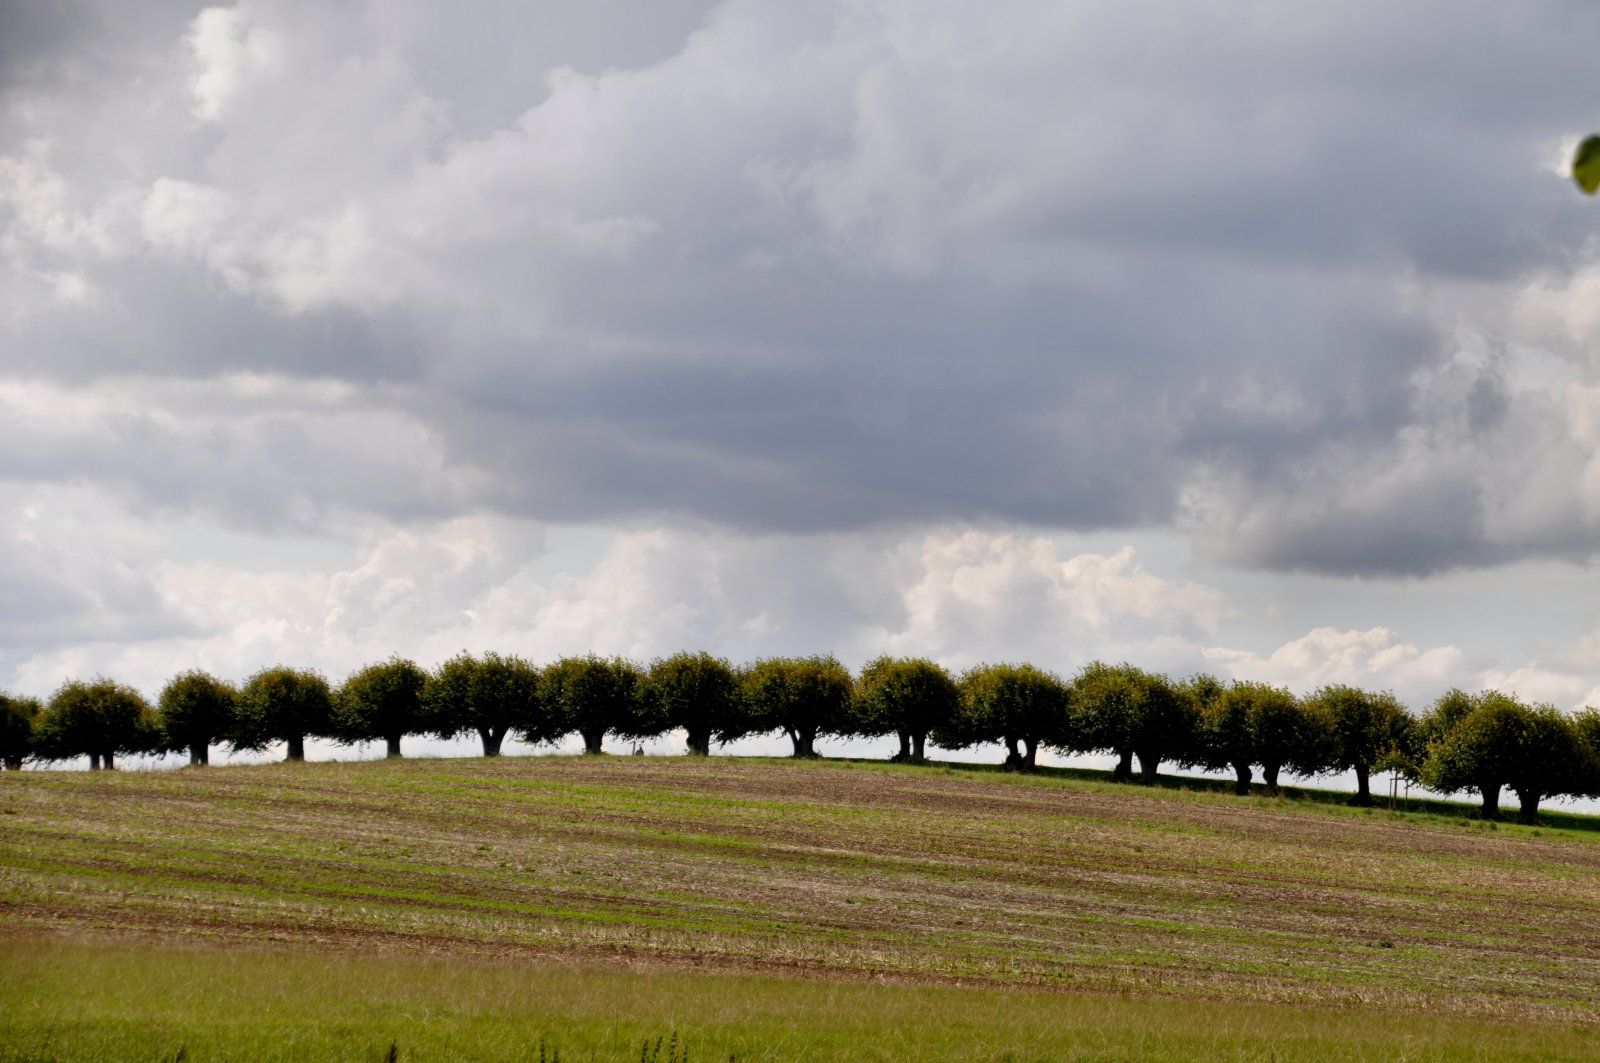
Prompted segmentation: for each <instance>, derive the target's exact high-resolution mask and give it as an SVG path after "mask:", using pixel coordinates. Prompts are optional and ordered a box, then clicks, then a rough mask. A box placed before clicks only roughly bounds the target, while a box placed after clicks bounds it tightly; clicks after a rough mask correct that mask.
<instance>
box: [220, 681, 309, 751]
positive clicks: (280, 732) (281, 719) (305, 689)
mask: <svg viewBox="0 0 1600 1063" xmlns="http://www.w3.org/2000/svg"><path fill="white" fill-rule="evenodd" d="M332 734H333V692H332V691H331V690H330V689H329V687H328V681H327V680H326V679H324V678H323V677H322V675H321V673H319V672H313V671H307V670H302V669H295V668H287V667H284V666H283V665H277V666H275V667H272V668H263V669H262V670H261V671H259V672H257V673H256V674H255V675H253V676H251V677H250V678H249V679H247V680H245V682H244V686H243V687H241V688H240V690H239V699H238V701H237V702H236V704H235V710H234V727H233V733H232V734H231V735H230V736H229V741H230V743H231V744H232V745H233V747H234V748H235V749H251V750H262V749H265V748H266V747H267V746H268V745H270V744H272V743H273V742H283V743H285V744H286V746H287V747H288V752H287V759H289V760H304V759H305V757H306V747H305V740H306V737H307V736H308V735H329V736H332Z"/></svg>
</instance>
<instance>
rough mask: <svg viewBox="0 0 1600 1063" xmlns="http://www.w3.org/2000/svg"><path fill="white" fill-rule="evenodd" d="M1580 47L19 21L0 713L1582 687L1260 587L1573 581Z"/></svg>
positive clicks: (1596, 488)
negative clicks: (223, 679) (65, 698)
mask: <svg viewBox="0 0 1600 1063" xmlns="http://www.w3.org/2000/svg"><path fill="white" fill-rule="evenodd" d="M1597 35H1600V10H1597V9H1596V8H1595V7H1594V6H1593V5H1592V4H1588V3H1580V2H1577V0H1571V2H1552V3H1549V4H1543V5H1539V6H1538V7H1536V8H1518V9H1515V10H1513V9H1510V8H1507V7H1505V6H1504V5H1499V4H1493V3H1489V2H1487V0H1469V2H1459V0H1451V2H1445V0H1431V2H1419V3H1413V4H1406V5H1378V4H1360V5H1339V4H1332V3H1327V4H1314V5H1292V6H1291V5H1272V4H1262V3H1254V2H1244V0H1238V2H1229V3H1219V4H1193V3H1188V2H1177V0H1171V2H1158V3H1154V4H1150V5H1144V6H1142V7H1141V8H1140V9H1139V10H1138V11H1137V12H1135V11H1132V10H1131V9H1128V8H1127V7H1126V5H1113V4H1109V3H1038V2H1011V0H1000V2H997V3H994V4H987V5H983V6H982V7H981V8H974V7H973V6H972V5H969V4H954V3H941V2H935V3H918V4H909V3H903V2H893V0H849V2H840V3H832V4H830V3H816V4H807V5H793V4H784V3H778V2H776V0H725V2H721V3H711V2H708V0H669V2H660V3H652V4H649V5H636V4H623V3H620V2H618V0H606V2H596V3H592V4H587V5H581V6H580V7H574V6H573V5H569V4H554V3H537V4H513V3H509V2H504V3H501V2H496V3H486V4H480V5H472V6H471V7H470V8H467V9H462V10H451V11H450V12H449V13H448V16H445V15H441V14H440V13H439V10H438V8H437V7H436V5H430V4H426V3H422V2H420V0H352V2H348V3H339V4H325V3H312V2H310V0H294V2H275V3H254V2H251V0H242V2H240V3H238V4H235V5H233V6H219V7H204V6H202V5H198V4H193V3H171V2H165V0H163V2H157V3H150V4H139V5H125V4H117V3H111V2H90V0H77V2H69V3H48V4H47V3H33V2H24V3H23V4H20V5H7V7H6V8H5V9H4V10H0V351H3V352H4V353H3V354H0V483H3V486H4V488H5V490H4V502H3V504H0V520H3V524H0V526H3V527H5V528H8V529H9V530H10V533H11V534H10V538H11V540H12V541H13V545H12V547H11V548H10V549H8V551H7V552H6V554H5V555H4V557H3V559H0V630H4V632H5V633H6V639H5V644H4V647H3V648H0V680H4V679H6V677H7V676H9V677H10V681H11V682H13V683H17V684H22V685H28V686H33V687H38V686H41V685H53V682H54V681H57V680H58V679H59V675H60V673H61V670H62V669H69V668H103V669H111V668H114V667H117V666H119V664H120V666H122V667H126V668H131V669H133V670H135V671H136V672H139V673H140V674H144V673H145V672H146V671H148V672H149V673H151V674H159V672H160V669H162V668H168V669H170V668H171V666H172V664H173V662H174V661H176V660H178V659H179V658H181V656H182V654H183V653H190V654H193V655H196V656H197V657H198V658H203V660H195V661H194V662H193V663H206V662H207V661H210V662H213V663H212V664H211V665H210V666H212V667H218V668H237V669H244V670H249V669H250V668H253V667H259V666H260V665H261V664H265V663H270V661H269V659H278V658H281V657H286V656H289V655H291V654H295V653H301V654H305V655H306V656H307V659H308V660H313V661H315V662H317V663H319V664H320V665H322V666H323V667H328V668H330V669H335V670H337V669H339V668H343V667H349V666H350V665H351V664H353V663H358V662H359V660H360V659H361V657H360V655H362V654H378V655H387V654H388V653H389V652H406V653H412V654H415V655H418V656H419V657H427V656H430V655H435V656H437V655H443V654H447V653H448V652H453V651H454V650H455V649H459V648H461V647H462V646H469V645H470V646H475V647H481V648H495V647H493V646H490V645H488V644H487V643H488V642H490V641H492V640H494V639H499V640H503V641H505V642H516V643H518V645H520V646H525V647H528V649H529V650H530V651H533V650H538V651H540V652H543V651H544V650H546V649H548V650H549V652H573V651H582V650H586V649H591V648H592V649H598V650H603V651H607V652H632V653H642V654H647V653H653V652H663V651H666V650H670V649H674V648H677V647H678V646H679V645H683V644H688V643H692V644H695V645H705V646H707V647H708V648H712V649H716V650H717V651H718V652H724V653H728V654H730V655H732V656H740V655H744V654H755V653H763V652H787V651H793V652H800V651H810V650H813V649H839V650H840V652H841V653H844V654H865V653H869V652H906V653H926V654H931V655H939V656H942V657H943V658H945V659H947V660H949V661H951V662H952V663H971V661H972V660H974V659H977V658H979V657H984V656H990V657H992V656H1002V655H1003V656H1013V657H1024V658H1025V657H1028V656H1029V655H1030V654H1032V655H1034V656H1038V657H1042V658H1043V660H1044V661H1045V662H1046V663H1051V664H1053V665H1055V666H1058V667H1064V666H1066V665H1068V664H1070V663H1072V662H1074V661H1081V660H1082V659H1084V658H1085V657H1086V656H1099V655H1119V654H1126V655H1131V654H1135V653H1143V654H1146V655H1148V656H1150V657H1151V659H1152V663H1155V664H1159V665H1161V666H1163V667H1173V668H1195V667H1209V668H1212V669H1214V670H1219V671H1222V672H1224V673H1227V672H1241V671H1244V672H1248V671H1251V670H1252V669H1253V670H1254V673H1258V674H1260V675H1261V677H1263V678H1280V677H1281V681H1284V682H1289V683H1291V685H1302V684H1304V683H1306V682H1309V681H1311V677H1315V676H1319V675H1335V674H1337V675H1339V676H1341V677H1348V676H1349V675H1350V673H1351V670H1352V669H1353V670H1354V674H1356V675H1362V676H1365V677H1367V678H1368V679H1369V680H1370V681H1374V682H1380V683H1383V684H1388V685H1396V686H1397V687H1399V688H1402V689H1407V690H1409V689H1411V688H1412V687H1414V688H1415V689H1416V690H1417V691H1418V692H1419V693H1418V696H1421V693H1420V692H1421V691H1423V690H1424V689H1425V688H1426V687H1427V685H1428V684H1434V683H1446V684H1447V683H1450V682H1476V681H1483V682H1494V681H1503V682H1506V683H1516V682H1521V683H1522V684H1523V685H1524V686H1525V687H1526V688H1527V689H1528V690H1530V691H1534V690H1537V691H1540V692H1541V693H1539V694H1538V695H1537V696H1539V697H1541V698H1543V697H1548V698H1550V699H1552V700H1556V701H1558V702H1559V703H1562V704H1572V703H1577V702H1578V701H1579V700H1580V699H1582V698H1584V697H1591V698H1592V697H1595V696H1596V695H1595V694H1594V693H1593V691H1595V689H1596V688H1597V687H1600V661H1596V660H1593V659H1592V658H1593V656H1594V655H1593V653H1592V649H1593V647H1592V645H1591V643H1592V642H1593V640H1594V639H1595V638H1600V636H1596V635H1593V634H1592V632H1593V631H1595V630H1596V628H1595V621H1594V620H1593V619H1592V618H1591V619H1590V620H1588V621H1586V622H1577V623H1574V622H1572V620H1571V619H1570V618H1566V619H1563V620H1551V621H1549V622H1548V623H1549V629H1548V630H1547V631H1544V632H1542V634H1541V637H1540V638H1541V640H1542V641H1539V645H1538V647H1537V652H1531V651H1526V650H1525V648H1524V646H1523V645H1522V644H1521V643H1519V644H1518V645H1517V646H1508V647H1507V648H1506V653H1507V654H1509V655H1511V657H1508V658H1495V659H1493V660H1489V659H1484V658H1483V657H1482V654H1481V652H1480V651H1479V650H1476V649H1472V648H1471V645H1472V644H1476V643H1487V642H1489V641H1492V638H1491V635H1490V634H1489V632H1490V629H1489V628H1488V627H1486V626H1484V625H1489V624H1492V623H1493V622H1494V620H1493V618H1492V617H1490V616H1487V615H1486V616H1480V617H1476V618H1474V619H1473V620H1471V621H1463V623H1468V622H1470V623H1473V624H1476V625H1479V626H1477V627H1475V628H1473V629H1472V631H1470V632H1467V633H1463V634H1457V633H1456V632H1455V631H1454V630H1452V629H1451V628H1450V626H1449V624H1448V623H1447V622H1444V621H1440V622H1439V623H1438V624H1436V625H1431V626H1430V627H1429V628H1428V630H1427V631H1426V632H1425V633H1423V634H1419V635H1411V636H1408V635H1405V634H1402V633H1397V632H1396V631H1395V630H1394V629H1393V628H1392V626H1391V625H1388V624H1385V623H1381V622H1380V623H1369V624H1361V625H1357V626H1339V625H1332V626H1329V625H1326V624H1322V623H1309V624H1305V625H1302V626H1301V627H1300V628H1298V629H1294V630H1288V629H1286V630H1283V631H1280V632H1273V631H1272V630H1271V625H1270V623H1268V622H1267V621H1266V620H1264V619H1262V618H1260V617H1257V618H1256V619H1255V620H1249V619H1248V617H1247V616H1246V614H1251V611H1252V610H1253V609H1254V606H1253V605H1252V604H1250V603H1249V602H1247V601H1245V600H1244V596H1243V595H1242V594H1241V593H1240V592H1239V591H1238V590H1237V589H1236V588H1235V587H1234V586H1233V585H1232V583H1231V582H1230V581H1231V580H1232V579H1233V577H1231V576H1229V575H1227V573H1230V572H1238V573H1247V574H1256V575H1260V574H1284V575H1285V578H1288V577H1289V576H1293V577H1294V578H1300V577H1301V576H1304V575H1307V574H1309V576H1310V577H1314V578H1319V579H1328V580H1334V581H1338V580H1344V579H1349V578H1358V579H1361V580H1365V581H1368V584H1369V585H1370V586H1371V587H1372V588H1373V593H1374V594H1375V595H1376V596H1378V597H1380V598H1382V597H1383V596H1385V595H1387V596H1391V597H1394V596H1398V595H1401V594H1403V593H1405V591H1406V588H1408V587H1414V586H1416V585H1417V583H1416V581H1419V580H1420V581H1423V582H1427V581H1440V580H1443V581H1448V580H1451V579H1455V578H1457V577H1458V575H1459V574H1461V573H1490V574H1492V573H1496V572H1502V573H1509V574H1510V575H1507V576H1506V577H1505V578H1506V579H1508V580H1509V579H1514V578H1516V577H1515V575H1514V574H1515V573H1516V572H1518V571H1522V570H1521V569H1519V568H1518V566H1528V565H1534V566H1537V565H1547V564H1557V565H1565V566H1570V570H1571V572H1572V578H1573V579H1574V580H1578V581H1588V582H1589V584H1590V585H1591V586H1592V584H1593V580H1594V573H1593V561H1594V558H1595V555H1596V552H1597V548H1600V243H1597V241H1596V239H1595V234H1596V233H1597V232H1600V213H1597V211H1596V205H1595V204H1594V203H1593V202H1592V201H1589V200H1586V199H1584V198H1583V197H1581V196H1579V195H1577V194H1576V193H1575V191H1574V190H1573V189H1572V187H1571V185H1570V182H1568V181H1566V180H1565V179H1564V178H1563V177H1562V176H1561V173H1560V170H1561V164H1562V161H1563V153H1564V152H1565V151H1567V150H1569V148H1570V145H1571V143H1573V142H1574V140H1575V138H1576V137H1577V136H1578V135H1580V134H1583V133H1587V132H1590V131H1592V128H1594V127H1600V117H1597V116H1596V114H1595V113H1594V112H1593V109H1592V106H1589V105H1588V104H1587V103H1586V100H1585V97H1584V96H1583V94H1582V93H1581V92H1578V91H1575V90H1574V87H1575V86H1581V85H1584V84H1587V83H1588V82H1589V81H1590V80H1592V65H1593V64H1592V49H1590V48H1589V47H1588V43H1589V42H1592V41H1593V40H1595V39H1597ZM552 528H580V529H586V531H585V533H584V534H583V535H581V536H577V537H576V538H572V537H570V536H569V537H566V538H562V537H561V536H554V535H551V534H549V530H550V529H552ZM1084 536H1102V537H1104V544H1103V545H1100V546H1096V547H1094V548H1092V549H1079V548H1078V547H1072V548H1070V549H1069V548H1068V547H1065V546H1063V545H1062V544H1063V543H1064V542H1066V540H1067V539H1072V540H1073V541H1074V542H1077V543H1080V544H1081V542H1082V537H1084ZM1136 536H1143V537H1153V538H1155V539H1157V540H1161V541H1166V542H1170V543H1176V544H1181V546H1182V548H1183V555H1184V556H1185V557H1188V558H1190V559H1192V563H1191V561H1186V560H1181V559H1177V560H1172V559H1168V558H1166V557H1164V558H1163V565H1164V567H1163V568H1161V569H1160V570H1159V571H1156V570H1147V568H1146V565H1147V564H1149V562H1148V561H1146V560H1145V559H1144V558H1143V557H1142V555H1136V554H1135V553H1134V552H1131V551H1129V550H1127V549H1125V548H1124V546H1125V542H1126V541H1129V540H1130V539H1131V537H1136ZM1063 537H1066V538H1063ZM557 539H561V541H563V542H565V541H567V539H572V541H574V542H576V541H579V540H581V541H582V542H583V543H584V544H586V545H584V546H582V548H581V549H578V548H574V549H577V554H575V555H573V556H572V557H566V556H564V555H562V556H556V555H559V554H560V551H553V550H552V548H551V547H550V545H549V544H550V543H551V542H553V541H555V540H557ZM1173 556H1174V558H1176V557H1177V555H1176V554H1174V555H1173ZM1169 561H1170V563H1168V562H1169ZM1192 566H1203V567H1204V568H1205V572H1206V573H1207V575H1206V576H1205V577H1204V578H1201V577H1200V575H1199V574H1198V572H1199V569H1197V568H1192ZM1241 578H1242V577H1241ZM1497 597H1499V598H1503V597H1504V596H1503V595H1497V594H1496V592H1495V591H1494V590H1493V588H1492V581H1491V586H1490V590H1488V591H1486V592H1485V597H1484V598H1483V608H1484V610H1485V613H1486V614H1488V613H1492V611H1493V609H1494V602H1495V600H1496V599H1497ZM674 610H676V611H674ZM1251 615H1253V614H1251ZM1241 617H1245V619H1246V620H1248V622H1249V623H1250V624H1253V625H1254V626H1252V627H1250V634H1249V637H1248V638H1245V637H1244V636H1243V635H1242V634H1241V635H1239V637H1238V638H1235V637H1234V633H1235V632H1237V631H1238V630H1239V625H1240V623H1241ZM1527 626H1528V624H1527V623H1526V622H1516V623H1513V622H1511V621H1510V620H1509V619H1507V620H1506V626H1505V629H1504V630H1505V631H1506V633H1507V634H1511V633H1514V632H1515V633H1517V637H1518V638H1519V639H1520V638H1521V632H1522V631H1523V630H1524V629H1525V628H1526V627H1527ZM1534 626H1535V627H1537V626H1538V624H1537V623H1535V624H1534ZM1415 639H1423V640H1424V641H1425V642H1426V644H1425V645H1424V644H1420V643H1419V644H1413V641H1412V640H1415ZM696 640H698V641H696ZM1586 640H1587V641H1586ZM1068 642H1071V644H1072V649H1071V650H1070V651H1068V650H1062V649H1060V647H1061V646H1063V645H1064V644H1066V643H1068ZM1584 647H1589V650H1588V651H1586V650H1585V649H1584ZM1518 653H1521V654H1523V655H1522V656H1520V657H1517V656H1515V655H1516V654H1518ZM1329 661H1335V662H1337V661H1345V662H1346V665H1344V666H1335V665H1329V664H1328V663H1327V662H1329ZM1373 662H1377V663H1373ZM1562 662H1566V663H1562ZM1574 662H1577V663H1574ZM183 663H188V662H183ZM1339 667H1345V671H1343V672H1340V671H1339V670H1338V668H1339ZM1329 669H1332V671H1330V670H1329ZM1362 669H1366V671H1365V672H1363V671H1362ZM47 675H48V676H54V677H56V678H55V679H52V680H51V681H50V682H48V683H47V682H46V677H47ZM1517 676H1521V677H1522V678H1521V679H1517V678H1516V677H1517ZM1530 696H1533V695H1531V694H1530Z"/></svg>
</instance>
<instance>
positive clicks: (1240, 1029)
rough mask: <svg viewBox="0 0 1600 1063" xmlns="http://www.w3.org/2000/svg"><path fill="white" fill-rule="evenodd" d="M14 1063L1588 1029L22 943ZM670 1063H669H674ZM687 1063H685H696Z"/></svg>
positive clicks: (11, 964)
mask: <svg viewBox="0 0 1600 1063" xmlns="http://www.w3.org/2000/svg"><path fill="white" fill-rule="evenodd" d="M7 945H8V948H7V952H6V956H5V960H4V963H3V967H0V970H3V972H4V977H3V980H0V1063H22V1061H31V1063H45V1061H57V1060H59V1061H66V1060H87V1059H106V1060H122V1061H129V1063H132V1061H141V1060H149V1061H151V1063H155V1061H157V1060H163V1061H165V1060H172V1059H174V1058H175V1057H176V1056H177V1054H178V1053H179V1051H180V1050H182V1052H183V1053H184V1059H185V1060H186V1063H205V1061H209V1060H223V1059H232V1060H244V1059H248V1060H255V1061H276V1060H283V1061H290V1060H294V1061H299V1060H308V1059H316V1060H352V1061H357V1060H359V1061H377V1060H382V1059H385V1058H386V1056H387V1052H388V1049H389V1046H390V1045H391V1044H392V1045H394V1046H396V1049H397V1052H396V1058H397V1059H398V1060H400V1061H406V1063H411V1061H415V1063H423V1061H444V1060H476V1061H484V1063H489V1061H506V1063H510V1061H514V1060H515V1061H531V1060H536V1059H538V1058H539V1046H540V1043H541V1042H543V1044H544V1046H545V1047H546V1049H547V1050H550V1049H553V1050H556V1051H559V1053H560V1056H561V1059H562V1060H564V1061H569V1063H585V1061H588V1060H590V1059H593V1060H596V1061H600V1063H631V1061H632V1060H636V1059H638V1058H639V1057H640V1048H641V1044H642V1043H643V1042H646V1041H648V1042H650V1044H651V1045H652V1046H653V1045H654V1044H655V1042H656V1040H657V1039H658V1038H665V1037H669V1036H672V1035H674V1034H675V1035H676V1036H677V1038H678V1039H679V1044H680V1046H682V1047H686V1048H687V1050H688V1053H689V1058H690V1059H692V1060H699V1061H704V1063H718V1061H721V1060H726V1059H728V1058H729V1057H730V1056H732V1057H735V1058H736V1059H739V1060H751V1061H756V1060H773V1061H777V1060H783V1061H794V1063H801V1061H816V1063H823V1061H836V1060H837V1061H845V1060H849V1061H862V1063H866V1061H883V1063H890V1061H901V1060H941V1061H967V1060H971V1061H979V1060H982V1061H994V1063H1004V1061H1009V1063H1024V1061H1045V1060H1050V1061H1071V1060H1095V1061H1101V1063H1113V1061H1121V1060H1127V1061H1133V1060H1148V1061H1162V1060H1172V1061H1176V1060H1185V1061H1187V1060H1197V1059H1204V1060H1211V1061H1229V1060H1239V1061H1246V1060H1249V1061H1262V1063H1265V1061H1268V1060H1281V1061H1284V1063H1288V1061H1295V1063H1324V1061H1326V1063H1333V1061H1353V1060H1396V1061H1398V1060H1406V1061H1410V1063H1423V1061H1438V1063H1445V1061H1456V1060H1461V1061H1466V1060H1529V1061H1531V1060H1580V1059H1593V1058H1594V1054H1593V1053H1594V1040H1593V1038H1594V1031H1593V1030H1592V1029H1586V1028H1579V1027H1572V1026H1563V1025H1559V1024H1539V1025H1528V1024H1520V1023H1514V1022H1501V1021H1490V1020H1481V1019H1478V1020H1475V1019H1459V1018H1456V1019H1428V1018H1422V1017H1419V1016H1407V1015H1397V1014H1372V1013H1368V1012H1363V1011H1342V1010H1329V1009H1317V1008H1308V1007H1294V1006H1283V1005H1276V1006H1274V1005H1264V1004H1254V1005H1252V1004H1220V1003H1216V1002H1194V1001H1181V1000H1159V999H1142V1000H1141V999H1126V998H1121V997H1114V996H1110V997H1094V996H1082V995H1072V994H1061V993H1048V992H1037V991H1018V990H1011V991H1004V990H993V989H972V988H957V987H947V986H882V985H870V984H864V983H852V982H827V981H817V980H803V979H793V978H788V979H786V978H775V977H770V976H755V975H729V974H705V973H692V972H660V971H656V972H623V971H614V970H613V971H605V970H595V969H583V968H578V967H572V966H564V965H555V964H549V963H535V964H528V965H517V964H508V963H497V962H483V961H471V960H463V959H460V958H445V959H418V958H405V957H370V956H329V955H317V954H307V953H294V952H286V951H278V952H261V951H254V950H232V951H229V950H218V949H148V948H133V947H130V946H127V945H117V944H108V943H106V942H103V941H99V942H96V941H74V940H63V939H57V940H51V941H25V940H13V941H11V942H8V943H7ZM657 1058H659V1059H661V1060H665V1059H666V1050H665V1047H663V1049H662V1050H661V1052H660V1055H659V1056H658V1057H657ZM680 1058H681V1056H680Z"/></svg>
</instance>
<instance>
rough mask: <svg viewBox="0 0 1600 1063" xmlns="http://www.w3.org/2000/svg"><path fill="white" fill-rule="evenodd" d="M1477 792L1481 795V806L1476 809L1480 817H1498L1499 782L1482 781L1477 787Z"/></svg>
mask: <svg viewBox="0 0 1600 1063" xmlns="http://www.w3.org/2000/svg"><path fill="white" fill-rule="evenodd" d="M1478 792H1479V793H1481V794H1482V795H1483V807H1482V808H1480V809H1479V810H1478V817H1479V818H1480V819H1499V818H1500V784H1499V783H1484V784H1482V785H1481V786H1479V787H1478Z"/></svg>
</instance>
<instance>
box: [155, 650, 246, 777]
mask: <svg viewBox="0 0 1600 1063" xmlns="http://www.w3.org/2000/svg"><path fill="white" fill-rule="evenodd" d="M238 699H239V692H238V690H236V689H234V687H233V685H232V684H231V683H226V682H223V681H222V680H221V679H218V678H216V677H215V676H213V675H211V674H209V673H207V672H201V671H189V672H181V673H179V674H178V675H176V676H173V677H172V679H171V680H170V681H168V683H167V685H166V686H164V687H162V688H161V696H160V698H159V699H158V701H157V708H158V712H157V717H158V719H159V721H160V725H161V736H162V745H163V747H164V748H165V749H168V750H171V751H174V752H187V753H188V754H189V763H190V764H209V763H210V762H211V744H212V743H213V742H220V741H222V740H223V739H224V738H226V737H227V736H228V735H229V734H230V733H231V732H232V731H233V726H234V719H233V717H234V707H235V704H236V703H237V701H238Z"/></svg>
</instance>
